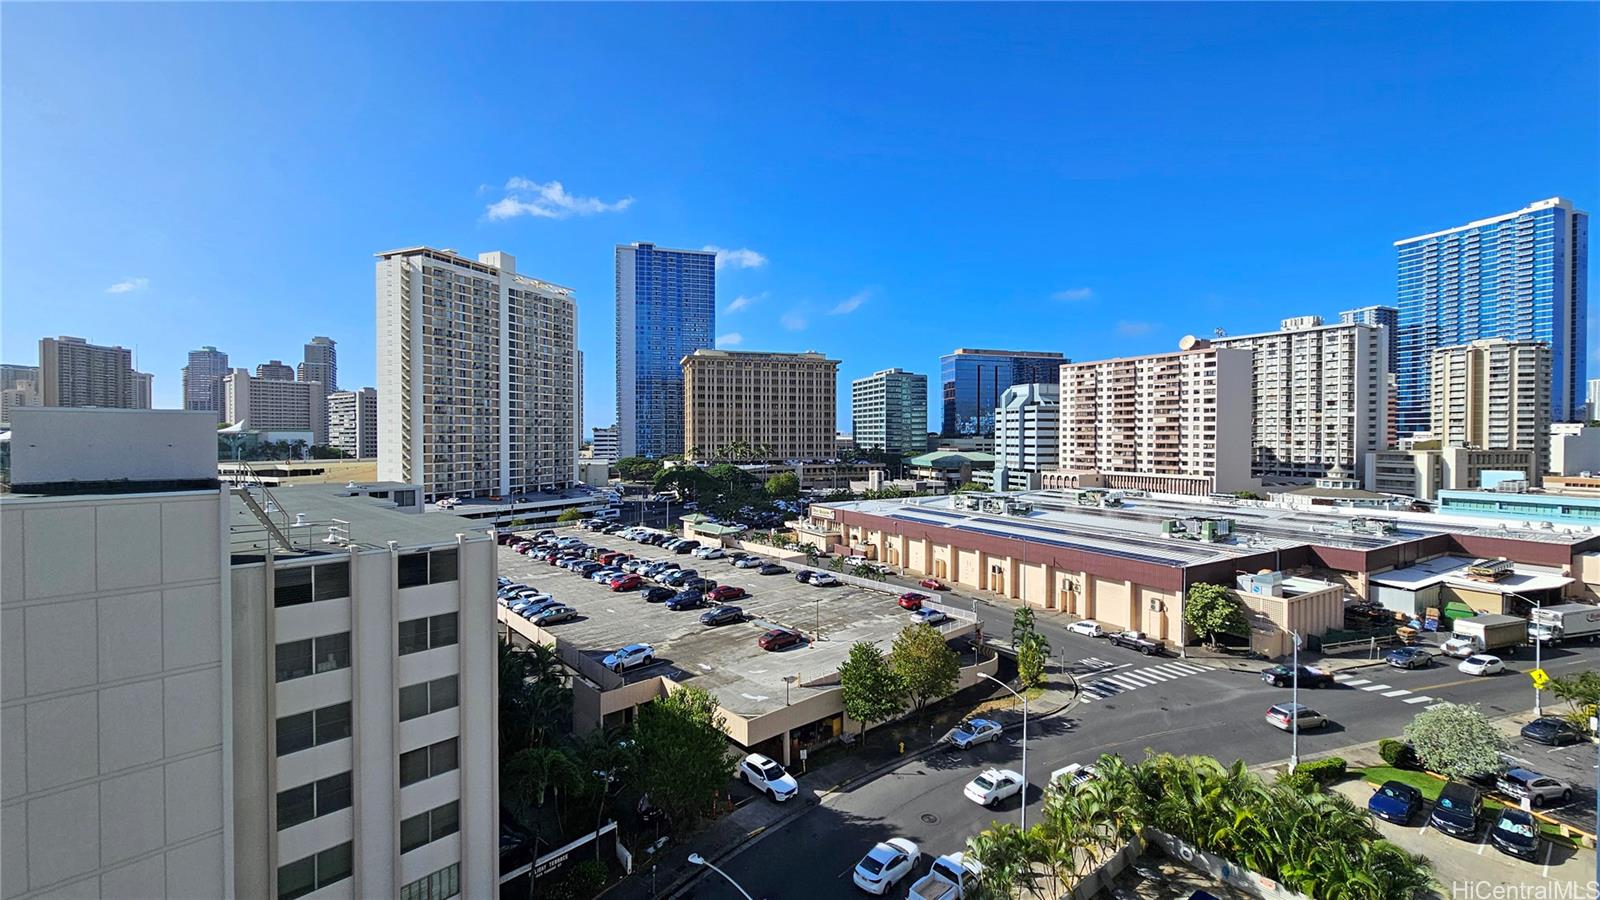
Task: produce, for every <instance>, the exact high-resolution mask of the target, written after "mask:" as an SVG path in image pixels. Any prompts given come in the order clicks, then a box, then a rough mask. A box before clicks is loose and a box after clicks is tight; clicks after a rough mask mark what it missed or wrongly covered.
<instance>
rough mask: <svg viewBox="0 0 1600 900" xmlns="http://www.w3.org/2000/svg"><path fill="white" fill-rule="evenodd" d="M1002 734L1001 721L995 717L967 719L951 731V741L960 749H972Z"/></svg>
mask: <svg viewBox="0 0 1600 900" xmlns="http://www.w3.org/2000/svg"><path fill="white" fill-rule="evenodd" d="M1000 734H1001V728H1000V723H999V722H996V721H995V720H993V719H967V720H966V721H964V722H962V723H961V724H960V725H957V726H956V727H955V728H953V729H952V730H951V731H950V743H951V744H953V745H954V746H955V747H956V749H958V750H971V749H972V748H973V747H976V746H978V745H979V744H986V743H988V742H989V741H992V740H994V739H995V738H998V737H999V736H1000Z"/></svg>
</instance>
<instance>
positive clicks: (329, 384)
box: [295, 336, 339, 394]
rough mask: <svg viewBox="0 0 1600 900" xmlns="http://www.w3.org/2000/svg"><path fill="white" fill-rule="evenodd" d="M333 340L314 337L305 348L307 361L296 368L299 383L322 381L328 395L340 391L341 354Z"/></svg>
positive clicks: (296, 377)
mask: <svg viewBox="0 0 1600 900" xmlns="http://www.w3.org/2000/svg"><path fill="white" fill-rule="evenodd" d="M335 343H336V342H335V341H334V340H333V338H325V337H320V336H319V337H314V338H312V339H311V341H310V342H309V343H307V344H306V347H305V359H304V360H303V361H302V362H301V363H300V365H299V366H297V367H296V368H295V379H296V380H298V381H320V382H322V386H323V388H325V389H326V390H327V391H328V393H330V394H331V393H334V392H335V391H337V390H339V352H338V351H337V350H335V349H334V344H335Z"/></svg>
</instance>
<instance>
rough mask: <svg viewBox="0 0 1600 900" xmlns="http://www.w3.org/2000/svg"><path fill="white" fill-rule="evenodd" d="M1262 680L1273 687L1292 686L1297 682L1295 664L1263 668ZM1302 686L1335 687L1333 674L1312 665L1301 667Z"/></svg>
mask: <svg viewBox="0 0 1600 900" xmlns="http://www.w3.org/2000/svg"><path fill="white" fill-rule="evenodd" d="M1261 680H1262V681H1264V682H1266V683H1267V684H1270V685H1272V686H1273V687H1290V686H1292V685H1293V684H1294V682H1295V667H1294V666H1273V667H1272V668H1270V669H1262V670H1261ZM1300 686H1301V687H1303V688H1329V687H1333V676H1332V675H1331V674H1329V673H1327V672H1324V671H1322V670H1321V669H1317V668H1313V667H1311V666H1301V667H1300Z"/></svg>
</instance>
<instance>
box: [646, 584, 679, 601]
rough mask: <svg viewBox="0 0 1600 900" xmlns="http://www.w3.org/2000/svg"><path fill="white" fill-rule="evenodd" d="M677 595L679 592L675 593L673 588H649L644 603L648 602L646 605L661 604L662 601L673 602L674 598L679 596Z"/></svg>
mask: <svg viewBox="0 0 1600 900" xmlns="http://www.w3.org/2000/svg"><path fill="white" fill-rule="evenodd" d="M677 593H678V592H677V591H675V590H673V589H672V588H669V587H649V588H645V590H644V602H646V603H661V602H662V601H665V600H671V599H672V598H673V597H674V596H676V595H677Z"/></svg>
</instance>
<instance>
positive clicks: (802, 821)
mask: <svg viewBox="0 0 1600 900" xmlns="http://www.w3.org/2000/svg"><path fill="white" fill-rule="evenodd" d="M985 607H990V608H989V609H986V608H985ZM979 611H980V616H982V617H983V618H984V619H985V622H986V623H988V624H986V629H995V630H991V631H989V633H990V634H996V633H1000V634H1005V635H1009V633H1010V615H1009V610H1005V609H1004V608H1002V607H997V606H992V605H990V604H984V603H981V602H980V605H979ZM1002 612H1003V613H1004V615H1003V616H1002V615H998V613H1002ZM985 613H989V614H988V615H985ZM1041 630H1044V631H1046V633H1047V634H1048V635H1049V637H1050V642H1051V646H1052V648H1053V652H1052V656H1055V657H1057V658H1060V657H1061V656H1062V654H1063V652H1064V653H1065V656H1066V658H1067V659H1069V660H1074V661H1075V662H1073V663H1072V664H1071V668H1072V670H1073V671H1074V672H1075V674H1076V675H1077V677H1078V679H1079V681H1080V683H1081V684H1083V685H1084V686H1085V691H1084V695H1083V696H1084V698H1085V702H1080V703H1079V704H1078V705H1077V706H1075V707H1074V708H1072V709H1070V710H1068V711H1066V712H1064V713H1062V714H1060V715H1058V716H1054V717H1051V718H1049V719H1045V720H1043V721H1040V722H1037V723H1036V724H1035V725H1031V726H1030V730H1029V747H1028V768H1029V771H1028V773H1027V774H1028V781H1029V783H1030V789H1029V791H1028V792H1027V797H1028V803H1029V809H1028V814H1029V817H1030V820H1033V817H1034V816H1035V815H1036V814H1037V812H1038V809H1039V805H1040V800H1041V790H1040V786H1041V785H1042V784H1043V783H1044V781H1045V780H1046V778H1048V775H1049V773H1050V772H1051V771H1052V770H1054V769H1058V768H1060V767H1062V766H1064V765H1066V764H1068V763H1072V762H1085V763H1087V762H1091V761H1093V760H1094V759H1095V758H1096V757H1098V756H1099V755H1101V754H1103V753H1115V754H1118V755H1120V756H1122V757H1124V758H1126V759H1129V760H1136V759H1138V758H1140V757H1141V756H1142V755H1143V754H1144V752H1145V750H1146V749H1147V748H1148V749H1151V750H1154V751H1157V752H1161V751H1167V752H1172V753H1198V754H1205V755H1210V756H1215V757H1217V758H1219V759H1221V760H1223V761H1225V762H1226V761H1232V760H1234V759H1243V760H1245V761H1246V762H1247V763H1251V764H1258V763H1266V762H1272V761H1276V760H1281V759H1285V758H1287V757H1288V756H1289V745H1290V736H1289V735H1288V734H1286V733H1284V732H1281V731H1279V730H1277V729H1276V728H1273V727H1271V726H1270V725H1268V724H1267V723H1266V722H1265V721H1264V719H1263V716H1264V714H1265V712H1266V710H1267V708H1268V707H1269V706H1271V705H1272V704H1274V703H1279V702H1286V701H1288V699H1289V697H1290V691H1289V689H1287V688H1273V687H1269V686H1267V685H1265V684H1263V683H1262V681H1261V680H1260V678H1259V677H1258V676H1257V675H1255V674H1252V673H1247V672H1235V671H1227V670H1204V671H1192V670H1194V669H1199V668H1200V667H1199V666H1192V665H1190V664H1188V663H1185V662H1184V661H1183V660H1175V659H1171V658H1159V657H1158V658H1154V659H1152V658H1148V657H1144V656H1142V655H1140V654H1138V653H1134V652H1132V651H1128V650H1122V649H1120V648H1117V647H1114V646H1111V645H1110V644H1109V643H1108V642H1107V641H1104V640H1096V639H1093V638H1086V637H1082V636H1079V635H1073V634H1067V633H1065V632H1064V631H1062V630H1061V629H1059V628H1056V627H1053V626H1052V623H1049V622H1048V621H1047V620H1046V619H1044V618H1041ZM1596 657H1597V653H1596V651H1595V650H1594V649H1592V648H1588V647H1585V648H1583V649H1581V650H1578V649H1566V648H1562V649H1557V650H1555V651H1552V652H1550V653H1547V654H1546V656H1545V660H1544V667H1545V669H1546V671H1548V672H1550V673H1551V674H1552V675H1559V674H1564V673H1566V672H1570V671H1574V670H1577V669H1581V668H1586V667H1591V666H1592V665H1593V664H1594V662H1595V659H1596ZM1508 662H1509V665H1510V668H1511V669H1512V671H1508V672H1507V673H1506V674H1504V675H1500V676H1493V677H1486V678H1474V677H1470V676H1466V675H1463V674H1461V673H1460V672H1458V671H1457V670H1456V668H1455V661H1454V660H1450V661H1447V662H1441V663H1438V664H1435V665H1433V666H1430V667H1428V668H1426V669H1418V670H1412V671H1405V670H1399V669H1393V668H1389V667H1387V666H1378V667H1370V668H1363V669H1356V670H1354V671H1352V672H1350V673H1348V674H1347V675H1342V676H1341V683H1340V684H1339V685H1338V686H1336V687H1333V688H1330V689H1324V690H1318V691H1302V692H1301V701H1302V702H1303V703H1306V704H1307V705H1310V706H1312V707H1313V708H1315V709H1317V710H1318V711H1320V712H1322V713H1324V714H1325V715H1327V716H1328V717H1329V718H1330V720H1331V724H1330V725H1329V726H1328V727H1327V728H1324V729H1320V730H1318V731H1315V732H1307V733H1303V734H1301V736H1300V752H1301V754H1302V755H1311V754H1316V753H1324V752H1330V751H1335V750H1337V749H1339V748H1341V747H1346V746H1350V745H1353V744H1361V743H1365V742H1369V741H1375V740H1377V739H1379V738H1383V737H1390V736H1394V735H1398V734H1399V733H1400V731H1401V729H1403V728H1404V726H1405V725H1406V723H1407V722H1409V721H1410V720H1411V718H1412V716H1414V715H1415V714H1416V713H1417V712H1418V711H1419V710H1421V709H1424V708H1426V707H1427V706H1429V705H1431V704H1433V703H1436V702H1441V701H1451V702H1467V703H1478V704H1481V706H1482V708H1483V710H1484V711H1485V712H1486V713H1487V714H1489V715H1491V716H1497V715H1504V714H1507V713H1511V712H1516V711H1520V710H1526V709H1528V708H1530V707H1531V706H1532V703H1533V688H1532V686H1531V683H1530V681H1529V679H1528V677H1527V675H1526V674H1525V673H1526V672H1527V670H1528V669H1529V668H1531V667H1532V663H1531V659H1520V660H1514V661H1508ZM1089 698H1093V699H1089ZM1546 699H1547V700H1549V698H1548V696H1547V697H1546ZM1019 738H1020V736H1019V735H1016V734H1007V735H1005V737H1004V738H1002V739H1001V740H999V741H996V742H993V743H991V744H987V745H984V746H982V747H980V748H978V749H977V750H975V751H973V752H970V753H963V752H958V751H954V750H948V751H943V750H942V751H938V752H935V753H933V754H931V755H929V756H926V757H923V758H921V759H918V760H913V761H910V762H908V763H907V764H906V765H904V766H902V767H900V768H899V769H896V770H894V771H892V772H890V773H887V774H885V775H883V776H881V777H879V778H876V779H874V780H871V781H868V782H864V783H860V784H857V785H854V786H852V787H850V788H848V789H846V790H843V791H840V792H838V793H835V794H832V795H830V796H829V797H827V798H826V799H825V800H824V801H823V802H822V803H820V804H818V805H817V806H815V807H813V808H812V809H810V810H809V811H808V812H806V813H805V814H803V815H801V816H800V817H799V818H798V819H797V820H795V821H794V822H792V823H790V824H789V825H787V826H786V827H783V828H781V829H777V830H774V831H772V832H770V833H768V834H765V835H763V836H762V837H761V839H760V840H759V842H757V843H755V844H754V845H752V846H751V847H749V848H748V849H746V850H745V851H744V852H742V853H739V854H737V855H736V856H734V857H733V858H732V859H730V860H727V861H726V862H724V863H722V864H721V865H722V868H723V869H724V870H725V871H726V872H727V873H728V874H729V875H730V876H732V877H733V878H734V879H735V880H737V881H738V882H739V883H740V884H741V885H743V886H744V888H745V889H746V890H747V891H749V892H750V894H751V896H752V897H755V898H757V900H763V898H765V900H778V898H788V897H796V898H799V897H808V898H809V897H837V896H845V895H847V894H848V893H850V892H851V891H852V890H853V888H852V887H851V885H850V871H851V869H852V868H853V867H854V866H855V864H856V862H857V861H858V860H859V859H860V858H861V856H862V855H863V854H864V853H865V852H866V851H867V850H868V849H870V848H871V846H872V845H873V843H874V842H876V841H880V840H884V839H887V838H890V837H895V836H902V837H907V838H910V839H911V840H912V841H915V842H916V843H917V844H918V845H919V846H920V848H921V850H922V852H923V855H924V862H923V864H922V865H921V866H919V867H918V869H917V872H918V873H919V875H920V873H922V872H924V871H926V859H927V858H930V857H931V856H933V855H937V854H940V853H948V852H952V851H954V850H957V849H960V848H961V846H962V845H963V844H964V842H965V841H966V839H967V837H969V836H970V835H972V834H975V833H976V832H978V831H979V830H981V829H982V828H983V827H984V826H985V825H987V824H988V823H989V822H990V821H992V820H1011V821H1015V820H1016V818H1017V815H1018V804H1017V801H1016V799H1015V798H1013V799H1012V800H1010V801H1006V802H1004V803H1002V804H1001V805H1000V807H999V808H997V809H995V810H992V811H991V810H984V809H982V808H980V807H978V806H976V805H974V804H973V803H972V802H971V801H969V800H967V799H966V798H965V797H964V796H963V795H962V793H961V789H962V786H963V785H964V784H965V783H966V782H967V781H968V780H970V779H971V778H972V777H973V776H974V775H975V774H977V772H978V771H980V770H981V769H982V768H985V767H987V766H991V765H993V766H1004V767H1009V768H1014V769H1020V761H1021V745H1020V743H1019ZM1591 777H1592V775H1591ZM825 787H827V786H826V785H807V784H806V782H805V780H804V779H801V788H802V789H803V790H804V789H808V788H809V789H813V790H816V789H821V788H825ZM1583 796H1584V797H1586V798H1587V799H1588V800H1589V801H1590V802H1592V799H1593V795H1592V794H1589V793H1587V792H1585V793H1584V795H1583ZM1579 802H1581V801H1579ZM797 861H798V862H797ZM680 896H685V897H697V898H729V900H737V898H738V897H739V894H738V892H737V891H735V890H734V889H733V888H732V887H731V886H729V885H728V884H727V883H726V882H723V881H721V879H718V878H716V876H715V875H711V876H710V877H708V878H702V879H701V880H700V881H698V882H697V883H696V884H694V885H693V886H691V887H690V888H689V889H688V890H687V891H685V892H684V893H683V894H681V895H680Z"/></svg>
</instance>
